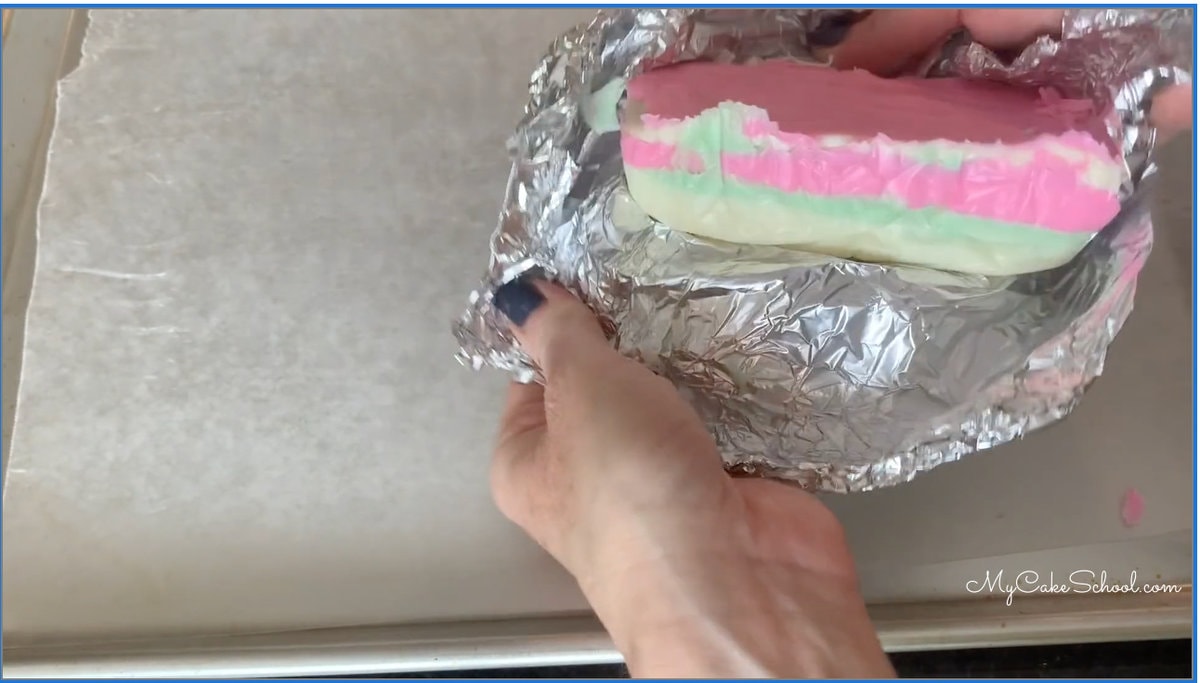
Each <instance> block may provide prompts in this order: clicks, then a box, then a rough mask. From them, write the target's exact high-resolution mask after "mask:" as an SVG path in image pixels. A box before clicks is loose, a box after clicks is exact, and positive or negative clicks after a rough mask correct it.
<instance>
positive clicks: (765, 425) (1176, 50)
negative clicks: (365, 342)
mask: <svg viewBox="0 0 1200 683" xmlns="http://www.w3.org/2000/svg"><path fill="white" fill-rule="evenodd" d="M950 12H953V13H954V14H953V19H954V22H953V24H952V25H951V26H950V27H949V28H951V29H953V28H954V27H959V26H961V25H963V24H965V26H963V27H964V28H966V29H967V30H965V31H962V30H960V31H957V32H956V33H954V34H953V35H952V36H951V37H950V38H949V39H947V40H946V41H944V44H943V45H941V46H940V49H938V46H936V45H935V46H933V47H934V48H935V49H934V50H933V52H932V53H931V54H929V55H928V56H926V57H925V58H924V59H922V60H921V61H920V63H919V64H917V65H914V68H919V69H920V71H921V73H924V74H928V75H931V76H936V75H959V76H965V77H971V78H986V79H990V80H997V81H1003V82H1011V83H1018V84H1023V85H1049V86H1054V87H1056V88H1058V89H1059V90H1060V91H1061V92H1063V93H1064V94H1065V95H1068V96H1072V97H1081V98H1088V99H1091V100H1092V101H1093V102H1094V103H1095V104H1096V105H1097V106H1098V107H1102V108H1104V109H1110V108H1111V109H1115V110H1116V112H1117V113H1118V114H1119V117H1117V118H1116V119H1114V120H1117V121H1118V123H1117V124H1114V125H1116V126H1117V129H1115V130H1113V131H1112V132H1113V136H1114V139H1117V140H1119V141H1120V142H1121V144H1122V149H1123V151H1124V156H1125V160H1126V164H1127V167H1128V170H1129V182H1128V184H1127V187H1126V189H1125V192H1124V193H1123V194H1124V199H1123V202H1122V206H1123V210H1122V212H1121V214H1120V215H1119V216H1118V217H1117V218H1116V219H1115V220H1114V221H1113V222H1112V223H1111V224H1110V225H1109V226H1108V227H1107V228H1105V230H1104V231H1103V232H1102V233H1101V234H1100V235H1099V236H1097V237H1096V238H1095V239H1093V240H1092V242H1091V243H1090V244H1089V245H1088V246H1087V247H1086V248H1085V250H1084V251H1083V252H1082V253H1081V254H1080V255H1079V256H1078V257H1077V258H1076V259H1075V260H1074V261H1072V262H1071V263H1069V264H1068V265H1067V266H1064V267H1062V268H1059V269H1056V270H1053V271H1046V272H1042V273H1035V274H1031V275H1026V276H1019V277H1015V278H983V277H967V276H961V275H954V274H948V273H940V272H931V271H925V270H920V269H914V268H899V267H889V266H883V265H874V264H865V263H857V262H850V261H843V260H838V259H832V258H828V257H822V256H819V255H813V254H801V253H798V252H795V251H790V250H786V249H780V248H771V247H745V246H738V245H729V244H725V243H714V242H708V241H704V240H701V239H697V238H694V237H690V236H687V235H685V234H681V233H679V232H676V231H672V230H670V229H669V228H668V227H667V226H663V225H660V224H657V223H655V222H653V221H651V220H649V219H645V218H636V212H633V211H628V210H627V209H628V204H629V199H628V196H627V194H626V193H625V190H624V187H623V177H622V165H621V159H620V151H619V145H618V140H617V135H616V134H615V133H614V132H612V131H611V129H610V128H608V127H607V126H606V125H605V121H604V120H603V116H602V114H603V113H604V112H605V111H606V110H607V109H608V106H607V103H609V101H610V99H611V98H613V96H614V92H615V93H617V94H619V93H620V91H621V88H622V84H623V82H624V79H627V78H628V77H630V76H631V75H633V74H635V73H637V72H639V71H641V70H643V69H646V68H653V67H654V66H658V65H662V64H667V63H671V62H677V61H681V60H688V59H730V60H746V59H753V58H769V57H792V58H796V59H808V60H817V61H821V60H824V59H826V58H827V56H828V55H827V49H826V48H827V45H817V44H815V43H814V41H813V39H812V38H813V36H816V35H819V34H820V31H821V30H825V28H827V26H828V22H829V21H830V20H832V19H837V18H842V17H845V13H844V12H834V11H828V10H704V11H698V10H631V9H622V10H611V11H603V12H601V13H600V14H599V15H598V16H597V18H596V20H595V21H593V22H592V23H591V24H589V25H587V26H583V27H579V28H577V29H575V30H573V31H571V32H569V33H567V34H566V35H564V36H563V37H562V38H560V39H559V40H558V41H556V42H555V43H554V45H553V46H552V47H551V49H550V53H549V54H548V55H547V57H546V58H545V59H544V60H543V62H542V64H541V65H540V66H539V67H538V69H537V70H536V71H535V73H534V75H533V77H532V79H531V85H530V94H531V98H530V102H529V105H528V107H527V109H526V116H525V119H524V120H523V121H522V123H521V124H520V125H519V127H518V129H517V132H516V133H515V135H514V136H513V138H512V140H511V151H512V153H513V156H514V166H513V172H512V175H511V177H510V181H509V187H508V193H507V198H506V200H505V204H504V208H503V210H502V213H501V218H500V225H499V227H498V228H497V230H496V233H495V235H494V236H493V240H492V262H491V266H490V268H489V272H488V275H487V277H486V278H485V281H484V282H483V284H482V285H481V287H480V288H479V289H478V290H477V291H476V292H475V293H474V294H473V295H472V297H471V305H470V308H469V310H468V311H467V313H466V314H465V315H464V316H463V318H462V320H461V321H460V322H459V323H458V325H456V328H455V333H456V336H457V337H458V339H459V343H460V346H461V357H462V358H463V359H464V361H466V362H468V363H470V364H471V365H472V366H474V367H482V366H484V365H490V366H493V367H497V368H501V369H504V370H507V371H510V372H512V373H513V374H514V375H515V376H516V377H517V378H518V379H520V380H522V381H529V380H533V379H535V378H537V376H538V372H537V370H536V368H535V365H534V364H532V363H531V362H530V360H529V358H528V356H527V355H526V354H525V353H523V352H522V351H521V349H520V348H519V346H518V345H517V344H515V343H514V339H513V337H512V335H511V333H510V332H509V331H508V329H507V326H506V325H505V324H504V322H503V320H502V318H501V317H500V316H498V315H497V313H496V311H495V307H494V305H493V301H492V296H493V292H494V291H495V289H496V288H497V287H498V286H500V285H501V284H503V283H506V282H509V281H511V280H513V279H514V278H516V277H517V276H519V275H520V274H521V273H524V272H526V271H528V270H530V269H532V268H540V269H541V270H542V271H544V272H546V273H548V274H549V275H551V276H552V277H553V278H554V279H556V280H557V281H559V282H561V283H563V284H564V285H565V286H567V287H568V288H569V289H570V290H572V291H573V292H575V293H576V294H578V295H580V296H581V297H582V298H583V299H584V300H585V301H586V302H587V303H588V304H589V305H591V307H592V308H593V309H594V310H595V311H596V312H597V313H598V314H599V315H600V316H601V318H602V319H603V320H604V321H605V324H606V326H607V327H609V328H610V329H611V330H612V332H613V335H612V343H613V344H614V345H615V346H616V348H617V349H618V350H619V351H620V352H621V353H622V354H623V355H625V356H628V357H631V358H634V359H637V360H639V361H640V362H642V363H644V364H645V365H647V366H649V367H650V368H652V369H653V370H655V371H656V372H657V373H658V374H660V375H662V376H664V377H666V378H667V379H669V380H670V381H671V382H672V383H673V384H674V385H675V386H676V387H677V389H678V390H679V391H681V392H682V393H683V394H684V395H685V396H686V397H687V399H688V400H689V402H690V403H691V405H692V406H693V408H694V409H695V410H696V411H697V412H698V413H699V414H700V416H701V418H702V420H703V422H704V424H705V425H706V426H707V427H708V429H709V431H710V432H711V433H712V434H713V436H714V437H715V439H716V442H717V444H718V446H719V449H720V452H721V454H722V456H723V457H724V459H725V462H726V464H727V465H729V466H731V467H735V468H741V469H747V470H753V471H758V472H763V473H768V474H771V475H774V476H779V477H786V478H792V479H795V480H797V481H801V482H804V483H805V484H807V485H810V486H814V487H818V488H823V489H828V490H839V491H848V490H866V489H870V488H876V487H879V486H887V485H893V484H896V483H900V482H904V481H907V480H909V479H911V478H912V477H913V476H915V475H916V474H918V473H920V472H923V471H926V470H928V469H930V468H932V467H934V466H936V465H938V464H941V463H944V462H949V461H953V460H956V459H958V458H959V457H961V456H962V455H964V454H967V453H970V452H973V451H976V450H980V449H984V448H989V447H991V446H994V445H997V444H1001V443H1004V442H1006V441H1009V440H1012V439H1014V438H1018V437H1020V436H1022V435H1024V434H1026V433H1028V432H1029V431H1031V430H1033V429H1036V428H1038V427H1041V426H1043V425H1046V424H1049V423H1051V422H1053V421H1055V420H1057V419H1060V418H1061V417H1063V416H1065V415H1066V414H1067V413H1069V412H1070V410H1071V409H1072V408H1073V406H1074V405H1075V403H1076V401H1077V400H1078V399H1079V398H1080V396H1081V395H1082V393H1083V391H1084V389H1085V388H1086V387H1087V385H1088V384H1089V383H1090V382H1091V380H1092V379H1094V378H1095V377H1096V376H1097V375H1098V374H1099V373H1100V371H1101V369H1102V367H1103V361H1104V356H1105V353H1106V351H1107V348H1108V345H1109V344H1110V343H1111V341H1112V339H1113V337H1114V336H1115V335H1116V333H1117V331H1118V330H1119V329H1120V327H1121V325H1122V324H1123V322H1124V320H1125V318H1126V316H1127V315H1128V313H1129V310H1130V308H1131V306H1132V297H1133V291H1134V286H1135V283H1136V278H1137V274H1138V272H1139V270H1140V268H1141V266H1142V264H1143V263H1144V261H1145V258H1146V255H1147V253H1148V251H1149V248H1150V244H1151V241H1152V230H1151V225H1150V217H1149V210H1148V204H1147V201H1146V200H1147V194H1148V192H1149V188H1150V185H1151V183H1150V182H1148V181H1149V180H1150V179H1151V177H1152V174H1153V170H1154V166H1153V163H1152V161H1151V157H1152V151H1153V148H1154V140H1155V134H1156V133H1155V129H1154V126H1153V122H1152V121H1151V120H1150V116H1149V112H1150V110H1151V103H1152V102H1159V101H1161V100H1156V99H1155V96H1156V95H1162V96H1163V97H1165V96H1166V95H1167V92H1168V91H1166V90H1165V89H1166V88H1168V87H1169V86H1172V85H1178V84H1183V83H1188V82H1190V77H1189V76H1188V73H1187V71H1186V69H1187V68H1188V67H1189V63H1188V56H1189V55H1190V45H1189V40H1190V36H1191V26H1192V23H1191V22H1192V17H1191V14H1190V13H1189V12H1187V11H1186V10H1149V9H1147V10H1141V9H1130V10H1090V9H1089V10H1068V11H1067V12H1066V13H1065V14H1064V16H1063V19H1062V30H1061V31H1060V32H1059V36H1058V37H1051V36H1041V37H1038V38H1036V40H1034V42H1033V43H1032V44H1031V45H1030V46H1029V47H1027V48H1026V49H1024V50H1023V51H1020V53H1019V54H1017V55H1016V56H1015V57H1013V58H1012V59H1011V60H1008V59H1002V58H1001V57H1000V56H998V55H997V54H996V53H995V52H993V51H992V50H990V49H988V48H987V47H986V46H984V45H982V44H980V43H977V42H974V41H973V40H972V38H971V35H970V30H971V28H972V26H971V22H970V21H966V20H965V19H969V15H968V14H967V13H965V12H959V11H957V10H950ZM880 16H886V14H884V13H883V12H877V13H875V18H874V19H872V17H870V16H868V17H867V18H866V19H865V20H864V21H863V22H862V23H861V24H859V25H857V27H856V28H857V30H858V31H860V32H861V31H864V30H866V29H864V28H863V27H870V26H875V30H876V31H883V32H884V33H885V34H886V33H888V31H891V30H892V29H888V28H887V24H880V23H879V22H881V21H882V20H881V19H879V18H878V17H880ZM867 22H872V23H867ZM989 25H992V24H989ZM880 26H882V28H880ZM896 30H897V31H898V30H899V29H896ZM849 33H850V38H848V39H847V43H846V44H847V45H852V44H853V40H854V33H855V28H851V29H850V31H849ZM916 42H920V41H916ZM925 47H928V46H921V47H919V48H918V50H916V51H913V52H912V54H917V53H918V52H919V50H923V49H924V48H925ZM822 51H825V53H823V52H822ZM901 52H903V51H901ZM843 56H844V55H843ZM907 66H908V65H906V68H907ZM631 216H632V217H634V218H631Z"/></svg>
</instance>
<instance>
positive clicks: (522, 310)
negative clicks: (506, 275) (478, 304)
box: [492, 274, 546, 327]
mask: <svg viewBox="0 0 1200 683" xmlns="http://www.w3.org/2000/svg"><path fill="white" fill-rule="evenodd" d="M533 280H534V277H533V276H531V275H529V274H525V275H522V276H521V277H519V278H517V279H516V280H512V281H511V282H506V283H504V284H503V285H501V286H500V288H499V289H497V290H496V294H495V295H494V296H493V297H492V301H493V303H495V304H496V308H498V309H500V312H501V313H503V314H504V316H505V317H506V318H508V319H509V320H511V321H512V324H514V325H516V326H517V327H521V326H522V325H524V324H525V321H526V320H528V319H529V316H530V315H531V314H533V312H534V311H536V310H537V308H538V306H541V305H542V304H544V303H546V297H544V296H542V293H541V292H539V291H538V290H537V287H534V286H533Z"/></svg>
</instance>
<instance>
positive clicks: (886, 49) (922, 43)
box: [833, 8, 959, 76]
mask: <svg viewBox="0 0 1200 683" xmlns="http://www.w3.org/2000/svg"><path fill="white" fill-rule="evenodd" d="M958 27H959V10H956V9H949V8H939V9H924V10H909V9H882V10H876V11H874V12H872V13H871V14H870V15H869V16H868V17H867V18H865V19H863V20H862V21H860V22H858V23H857V24H855V25H854V26H853V27H852V28H851V29H850V32H849V33H848V34H847V35H846V40H845V41H844V42H843V43H842V44H841V45H839V46H838V47H837V48H835V49H834V51H833V65H834V66H835V67H837V68H839V69H866V70H867V71H870V72H872V73H875V74H878V75H880V76H894V75H896V74H897V73H899V72H900V71H902V70H903V69H904V68H905V67H907V66H908V65H909V64H910V63H911V62H912V61H913V60H914V59H917V58H919V57H920V56H922V55H925V54H927V53H928V52H929V51H930V50H932V49H933V48H934V47H935V46H936V45H937V44H938V43H939V42H941V41H943V40H945V39H946V37H947V36H949V35H950V34H951V33H953V32H954V30H955V29H957V28H958Z"/></svg>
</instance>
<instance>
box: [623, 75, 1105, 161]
mask: <svg viewBox="0 0 1200 683" xmlns="http://www.w3.org/2000/svg"><path fill="white" fill-rule="evenodd" d="M628 92H629V96H630V97H631V98H632V99H634V100H637V101H638V102H640V104H641V106H642V111H643V113H644V114H648V115H650V116H656V117H661V118H663V119H674V120H677V121H680V120H683V119H687V118H691V117H693V116H696V115H698V114H700V113H701V112H703V111H705V110H707V109H711V108H713V107H715V106H717V105H718V104H720V103H722V102H740V103H742V104H748V105H751V106H754V107H758V108H760V109H765V110H766V111H767V112H769V113H770V118H771V120H772V121H774V122H775V123H776V124H777V125H778V126H779V128H780V129H781V130H782V131H784V132H788V133H802V134H805V135H847V136H851V137H857V138H871V137H874V136H875V135H879V134H883V135H886V136H888V137H890V138H892V139H893V140H907V141H914V142H919V141H926V140H939V139H944V140H953V141H959V142H981V143H987V144H991V143H995V142H1002V143H1005V144H1016V143H1021V142H1025V141H1028V140H1032V139H1035V138H1037V137H1039V136H1041V135H1044V134H1049V135H1059V134H1061V133H1066V132H1068V131H1083V132H1085V133H1087V134H1090V135H1091V137H1093V138H1094V139H1095V140H1096V141H1098V142H1100V143H1101V144H1103V145H1105V146H1106V147H1107V148H1108V149H1109V150H1110V151H1111V152H1112V153H1113V154H1116V153H1118V151H1119V150H1118V148H1117V147H1116V145H1115V144H1113V141H1112V140H1111V138H1109V136H1108V131H1107V128H1106V126H1105V123H1104V119H1103V118H1102V117H1100V116H1097V115H1096V113H1095V112H1093V111H1092V108H1091V105H1090V103H1088V102H1085V101H1082V100H1069V99H1064V98H1062V97H1059V96H1057V95H1056V94H1055V93H1054V92H1052V91H1049V90H1045V89H1042V90H1037V89H1032V88H1018V87H1013V86H1008V85H999V84H995V83H985V82H979V81H966V80H962V79H956V78H879V77H878V76H874V75H872V74H869V73H866V72H863V71H838V70H836V69H829V68H824V67H814V66H805V65H801V64H797V63H795V62H791V61H788V60H782V59H774V60H768V61H765V62H762V63H759V64H718V63H715V62H686V63H682V64H675V65H672V66H669V67H664V68H661V69H654V70H651V71H648V72H646V73H643V74H640V75H638V76H636V77H635V78H633V79H632V80H631V81H630V83H629V86H628Z"/></svg>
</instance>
